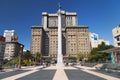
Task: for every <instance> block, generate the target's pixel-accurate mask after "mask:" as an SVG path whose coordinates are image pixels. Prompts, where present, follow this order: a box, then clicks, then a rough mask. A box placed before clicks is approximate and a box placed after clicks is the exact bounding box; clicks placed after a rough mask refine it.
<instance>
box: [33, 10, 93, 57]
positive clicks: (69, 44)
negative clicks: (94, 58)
mask: <svg viewBox="0 0 120 80" xmlns="http://www.w3.org/2000/svg"><path fill="white" fill-rule="evenodd" d="M61 14H62V15H61V23H62V24H61V25H62V54H63V56H64V57H68V56H76V54H78V53H83V54H88V53H89V52H90V51H91V48H90V40H89V32H88V26H84V25H81V26H79V25H78V20H77V13H76V12H65V11H61ZM31 29H32V30H31V53H33V54H35V53H37V52H38V53H40V54H42V55H43V56H50V57H53V58H56V57H57V53H58V52H57V51H58V14H57V13H54V14H48V13H47V12H43V13H42V26H32V28H31Z"/></svg>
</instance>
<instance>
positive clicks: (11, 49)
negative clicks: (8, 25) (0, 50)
mask: <svg viewBox="0 0 120 80" xmlns="http://www.w3.org/2000/svg"><path fill="white" fill-rule="evenodd" d="M4 37H5V52H4V60H11V59H13V58H14V57H17V56H18V55H19V54H21V53H23V48H24V45H23V44H20V43H18V37H17V35H16V33H15V30H5V31H4Z"/></svg>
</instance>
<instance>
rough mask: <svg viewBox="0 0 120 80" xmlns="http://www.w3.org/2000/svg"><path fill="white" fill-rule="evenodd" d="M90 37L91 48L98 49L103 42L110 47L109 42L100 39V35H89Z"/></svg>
mask: <svg viewBox="0 0 120 80" xmlns="http://www.w3.org/2000/svg"><path fill="white" fill-rule="evenodd" d="M89 35H90V43H91V48H97V47H98V45H99V44H101V43H102V42H104V43H105V45H110V43H109V41H108V40H105V39H102V38H99V35H98V34H96V33H91V32H90V33H89Z"/></svg>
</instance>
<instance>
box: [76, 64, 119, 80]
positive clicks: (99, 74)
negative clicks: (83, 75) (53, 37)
mask: <svg viewBox="0 0 120 80" xmlns="http://www.w3.org/2000/svg"><path fill="white" fill-rule="evenodd" d="M76 67H78V68H82V69H81V70H82V71H85V72H87V73H90V74H93V75H95V76H99V77H102V78H104V79H107V80H120V79H119V78H116V77H112V76H109V75H106V74H102V73H99V72H94V71H91V70H95V68H93V67H86V66H80V65H79V66H76Z"/></svg>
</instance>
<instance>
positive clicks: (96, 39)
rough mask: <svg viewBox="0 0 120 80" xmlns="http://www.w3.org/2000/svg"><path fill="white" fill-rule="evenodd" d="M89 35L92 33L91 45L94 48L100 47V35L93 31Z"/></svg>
mask: <svg viewBox="0 0 120 80" xmlns="http://www.w3.org/2000/svg"><path fill="white" fill-rule="evenodd" d="M89 35H90V42H91V47H92V48H96V47H98V42H99V35H98V34H96V33H91V32H90V33H89Z"/></svg>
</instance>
